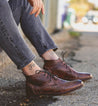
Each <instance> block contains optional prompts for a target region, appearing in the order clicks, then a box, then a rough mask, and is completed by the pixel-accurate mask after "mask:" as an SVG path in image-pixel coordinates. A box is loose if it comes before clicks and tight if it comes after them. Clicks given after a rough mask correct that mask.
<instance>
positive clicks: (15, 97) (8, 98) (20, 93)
mask: <svg viewBox="0 0 98 106" xmlns="http://www.w3.org/2000/svg"><path fill="white" fill-rule="evenodd" d="M53 39H54V40H55V42H56V43H57V44H58V47H59V48H60V49H59V50H58V51H57V54H58V55H59V56H60V57H61V53H62V51H63V53H64V52H65V50H67V51H69V54H68V55H66V56H65V55H64V57H66V61H67V62H68V63H69V64H71V65H72V66H73V67H74V68H75V69H76V70H78V71H80V72H90V73H92V74H93V76H94V77H93V79H91V80H89V81H86V82H85V83H84V84H85V86H84V87H83V88H82V89H79V90H76V91H74V92H72V93H69V94H66V95H63V96H54V97H45V98H44V97H43V98H34V99H32V100H30V101H29V102H28V103H26V101H24V99H25V78H24V76H23V75H22V72H21V71H20V70H17V69H16V66H15V65H14V64H13V63H12V61H10V59H9V58H8V57H7V56H6V54H5V53H2V54H1V55H0V56H1V59H0V61H2V63H3V64H2V63H1V65H0V106H98V77H97V76H98V72H97V69H98V65H97V64H98V58H97V57H98V40H97V39H98V33H94V32H93V33H86V32H82V36H81V37H80V39H72V38H70V37H69V35H68V34H67V32H66V31H63V32H60V33H58V34H57V35H55V36H53ZM27 42H28V40H27ZM29 46H30V47H31V44H30V43H29ZM31 48H32V50H33V51H34V53H35V54H36V55H37V53H36V51H35V50H34V48H33V47H31ZM74 55H75V56H74ZM5 56H6V57H5ZM73 56H74V57H73ZM2 57H3V58H2ZM35 61H36V62H37V63H38V64H39V65H40V66H41V67H42V65H43V61H42V60H41V58H39V57H38V56H37V58H36V59H35Z"/></svg>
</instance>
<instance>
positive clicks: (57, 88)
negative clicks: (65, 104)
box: [26, 70, 83, 97]
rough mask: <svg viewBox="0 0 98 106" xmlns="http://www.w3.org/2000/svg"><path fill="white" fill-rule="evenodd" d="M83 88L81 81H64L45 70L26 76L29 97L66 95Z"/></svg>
mask: <svg viewBox="0 0 98 106" xmlns="http://www.w3.org/2000/svg"><path fill="white" fill-rule="evenodd" d="M82 86H83V82H82V81H81V80H76V81H66V80H62V79H60V78H57V77H56V76H54V75H52V74H51V73H49V72H48V71H45V70H40V71H36V74H34V75H31V76H26V93H27V97H31V96H40V95H61V94H66V93H67V92H71V91H73V90H76V89H78V88H80V87H82Z"/></svg>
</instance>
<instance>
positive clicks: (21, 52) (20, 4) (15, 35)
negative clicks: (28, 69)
mask: <svg viewBox="0 0 98 106" xmlns="http://www.w3.org/2000/svg"><path fill="white" fill-rule="evenodd" d="M31 9H32V7H31V6H30V4H29V3H28V1H27V0H10V1H9V3H8V2H7V0H0V47H1V48H2V49H3V50H4V51H5V52H6V53H7V55H8V56H9V57H10V58H11V60H12V61H13V62H14V63H15V64H16V65H17V68H18V69H22V68H23V67H25V66H26V65H27V64H29V63H30V62H31V61H32V60H33V59H34V57H35V56H34V54H33V53H32V51H31V50H30V48H29V47H28V45H27V44H26V42H25V40H24V39H23V37H22V36H21V34H20V32H19V30H18V28H17V25H18V24H19V23H20V25H21V28H22V30H23V32H24V34H25V35H26V36H27V38H28V39H29V40H30V41H31V43H32V44H33V46H34V47H35V48H36V50H37V52H38V54H39V55H40V56H41V55H42V54H43V53H45V52H46V51H48V50H49V49H53V50H56V49H57V46H56V45H55V43H54V42H53V40H52V39H51V37H50V36H49V34H48V33H47V31H46V30H45V29H44V27H43V25H42V24H41V21H40V18H39V17H37V18H35V16H34V14H33V15H30V11H31Z"/></svg>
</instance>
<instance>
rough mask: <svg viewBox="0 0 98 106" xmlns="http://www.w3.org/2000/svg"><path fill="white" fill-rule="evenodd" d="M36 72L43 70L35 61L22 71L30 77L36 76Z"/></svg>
mask: <svg viewBox="0 0 98 106" xmlns="http://www.w3.org/2000/svg"><path fill="white" fill-rule="evenodd" d="M36 70H41V68H40V67H39V66H38V65H37V64H36V63H35V62H34V61H32V62H30V63H29V64H28V65H26V66H25V67H24V68H23V69H22V71H23V73H24V74H25V75H28V76H29V75H33V74H35V71H36Z"/></svg>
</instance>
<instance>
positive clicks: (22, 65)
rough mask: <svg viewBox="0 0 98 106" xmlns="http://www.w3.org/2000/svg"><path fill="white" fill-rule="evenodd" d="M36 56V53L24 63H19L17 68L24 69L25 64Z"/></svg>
mask: <svg viewBox="0 0 98 106" xmlns="http://www.w3.org/2000/svg"><path fill="white" fill-rule="evenodd" d="M35 58H36V57H35V55H32V56H31V57H29V58H28V59H27V60H25V61H23V64H19V65H17V69H23V68H24V67H25V66H27V65H28V64H29V63H30V62H31V61H32V60H34V59H35Z"/></svg>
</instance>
